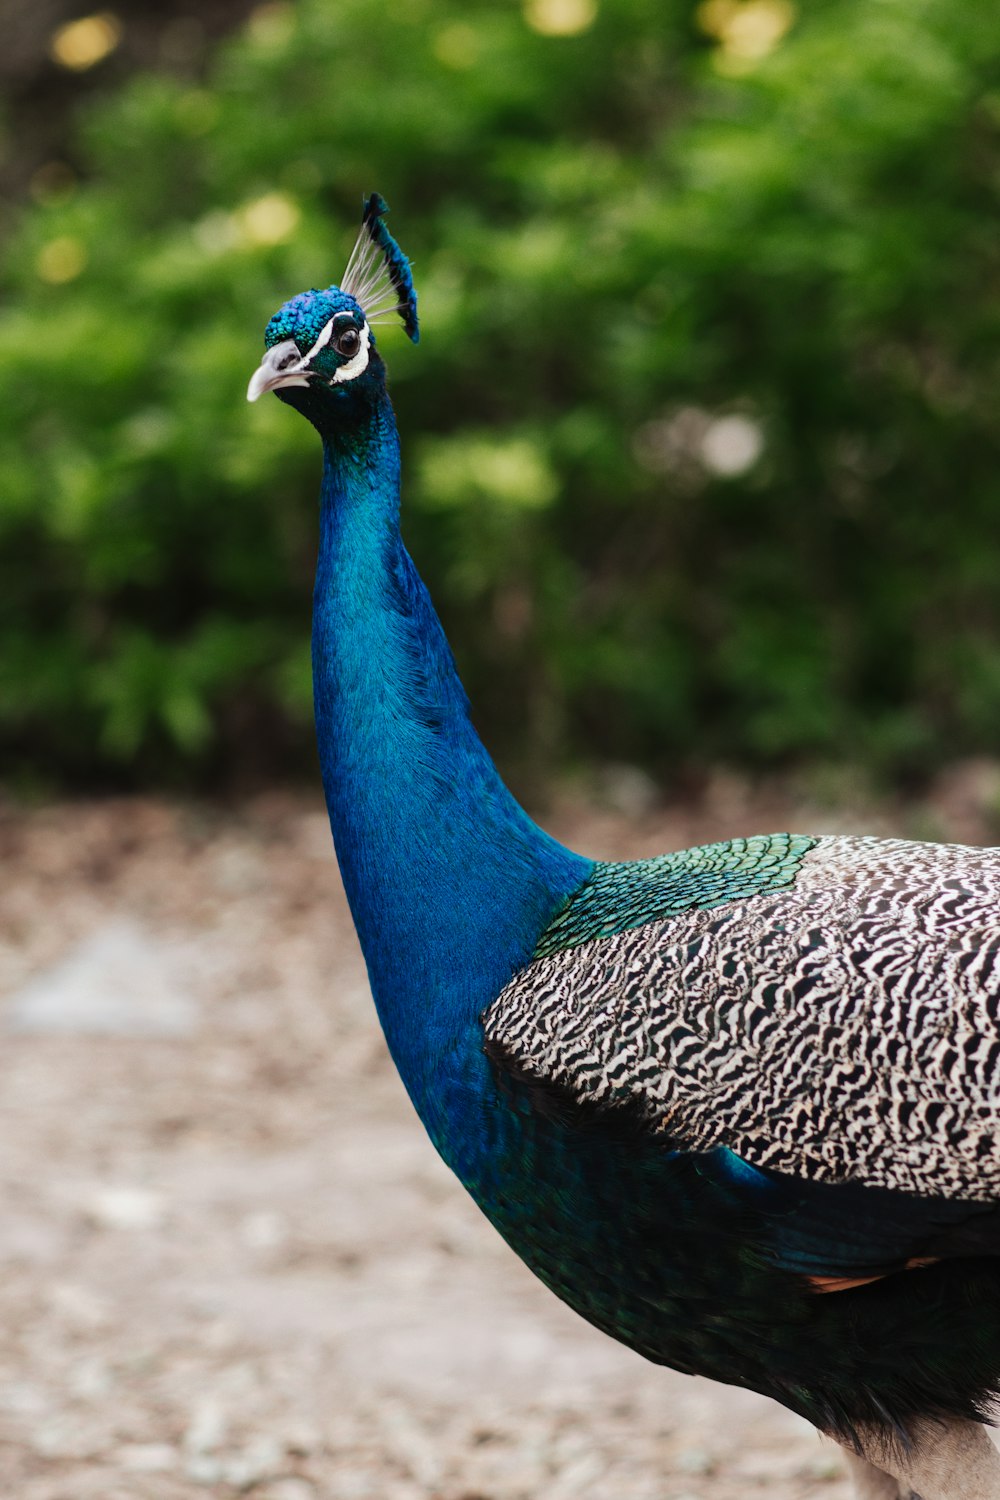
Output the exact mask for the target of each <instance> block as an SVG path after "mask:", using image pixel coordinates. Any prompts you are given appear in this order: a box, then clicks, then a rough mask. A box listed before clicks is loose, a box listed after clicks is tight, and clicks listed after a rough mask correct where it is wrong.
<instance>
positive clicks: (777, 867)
mask: <svg viewBox="0 0 1000 1500" xmlns="http://www.w3.org/2000/svg"><path fill="white" fill-rule="evenodd" d="M816 842H817V840H816V839H814V838H808V837H807V836H806V835H805V834H797V833H772V834H760V835H757V836H755V837H754V838H749V839H730V840H729V841H728V842H727V843H723V844H701V845H699V846H697V847H696V848H694V849H682V850H680V851H679V852H678V853H676V854H660V855H657V856H656V858H655V859H635V860H627V861H624V862H621V863H615V864H602V863H600V862H599V863H597V864H595V866H594V868H593V871H592V873H591V874H590V875H589V877H588V878H587V879H586V880H585V881H584V883H583V885H582V886H580V888H579V890H577V891H575V892H574V893H573V895H572V896H570V898H569V900H568V901H567V902H566V904H565V905H564V906H563V907H562V908H561V909H560V910H559V911H558V912H557V913H556V915H555V917H553V919H552V921H551V922H550V923H549V925H548V927H546V929H545V931H544V932H543V933H542V935H541V937H540V938H539V940H538V943H537V945H536V947H535V952H534V957H535V958H549V957H550V956H551V955H552V954H553V953H564V952H566V950H567V949H569V948H576V947H578V946H579V945H580V944H581V943H587V942H591V941H592V940H593V939H594V938H602V937H611V936H612V935H613V934H614V933H616V932H628V931H630V930H631V929H632V928H633V927H642V926H644V925H645V923H646V922H656V921H659V920H660V919H662V918H663V917H675V916H678V915H679V914H680V913H681V912H684V911H689V910H691V908H692V907H701V908H705V907H711V906H721V905H722V904H723V902H726V901H736V900H739V899H740V898H741V897H744V896H762V895H766V894H767V893H768V892H769V891H781V890H786V889H787V888H788V887H789V886H791V885H792V884H793V883H794V881H795V876H796V874H797V873H798V869H799V865H800V864H801V862H802V859H803V856H804V855H806V854H808V852H809V850H810V849H812V848H814V847H815V845H816Z"/></svg>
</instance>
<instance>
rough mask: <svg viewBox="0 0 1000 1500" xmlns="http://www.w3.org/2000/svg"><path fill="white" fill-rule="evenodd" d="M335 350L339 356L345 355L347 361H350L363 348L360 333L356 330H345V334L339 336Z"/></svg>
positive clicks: (335, 342)
mask: <svg viewBox="0 0 1000 1500" xmlns="http://www.w3.org/2000/svg"><path fill="white" fill-rule="evenodd" d="M334 348H335V349H336V351H337V353H338V354H343V356H344V357H345V359H350V358H351V357H352V355H355V354H357V352H358V350H359V349H360V348H361V335H360V333H359V332H358V330H357V329H356V328H345V329H344V331H343V333H340V334H338V335H337V338H336V340H335V341H334Z"/></svg>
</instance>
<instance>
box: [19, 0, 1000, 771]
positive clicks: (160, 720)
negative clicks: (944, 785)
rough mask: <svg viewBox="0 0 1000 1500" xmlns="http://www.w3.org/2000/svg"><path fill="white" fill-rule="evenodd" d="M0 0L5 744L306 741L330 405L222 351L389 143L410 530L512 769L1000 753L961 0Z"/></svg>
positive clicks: (369, 182)
mask: <svg viewBox="0 0 1000 1500" xmlns="http://www.w3.org/2000/svg"><path fill="white" fill-rule="evenodd" d="M6 8H7V9H9V10H12V12H13V13H14V16H15V19H17V21H18V24H19V27H20V29H21V33H24V34H27V33H28V32H29V31H30V30H31V28H32V27H34V28H35V30H34V35H35V37H36V40H37V43H38V44H40V52H38V51H37V49H36V53H35V54H33V53H32V51H31V48H30V47H29V46H28V45H27V41H25V44H24V45H23V46H22V47H21V48H20V50H18V49H17V48H14V47H12V48H11V51H10V52H9V53H8V62H7V65H6V66H7V67H8V69H10V70H11V71H14V72H15V82H16V70H15V64H16V63H17V60H18V58H20V63H21V66H22V68H23V71H24V75H25V77H26V78H27V79H28V81H29V83H30V85H31V86H30V88H24V87H22V88H20V90H18V89H16V88H12V89H11V91H10V92H11V98H10V101H9V103H8V108H7V112H6V113H7V121H6V126H7V130H6V138H5V146H4V156H5V166H4V172H5V177H6V180H7V182H8V185H9V187H10V189H11V198H10V201H9V202H8V204H7V207H6V210H5V214H4V225H3V248H2V257H3V259H2V296H3V305H2V312H0V410H2V412H3V423H2V428H0V434H2V435H0V475H2V485H0V660H2V669H0V670H2V679H0V720H2V726H3V765H4V767H5V769H6V771H7V773H8V774H9V775H10V776H12V777H13V778H15V781H16V780H17V778H24V779H25V780H26V781H28V782H31V781H38V782H41V783H43V784H47V785H51V786H58V785H86V784H88V783H89V784H99V783H101V782H104V783H112V784H114V785H131V786H148V785H156V784H172V785H174V786H177V785H187V786H191V787H205V786H211V785H212V784H213V783H216V784H217V783H219V782H232V780H233V779H234V778H240V777H242V776H247V777H252V778H257V779H260V778H274V777H278V778H282V777H287V776H289V775H292V776H294V775H304V774H309V773H310V772H311V768H312V758H311V757H312V751H311V728H310V702H309V671H308V640H307V637H308V623H309V622H308V595H309V586H310V578H311V568H312V561H313V548H314V531H315V524H314V523H315V509H316V500H315V496H316V491H317V480H318V459H317V453H316V446H315V443H314V441H313V437H312V433H311V432H310V431H309V430H308V429H307V428H306V426H305V424H303V423H302V422H296V421H295V420H294V419H290V417H289V414H288V413H287V412H286V411H284V410H282V409H281V407H280V405H279V404H278V403H277V402H270V403H266V402H265V403H262V404H261V405H260V406H259V407H258V408H253V409H250V408H248V407H247V406H246V404H245V402H244V401H243V389H244V381H245V378H246V375H247V372H248V371H249V370H250V369H252V368H253V366H254V363H255V361H256V358H257V356H258V353H259V350H260V348H261V332H262V329H263V326H264V323H265V321H266V319H267V317H268V316H269V315H270V313H271V311H272V310H273V309H274V307H275V306H276V305H277V304H278V303H279V302H281V301H282V300H284V298H285V297H286V296H287V295H290V294H291V293H293V292H295V291H297V290H299V289H301V288H303V287H306V286H311V285H315V284H320V285H325V284H326V283H327V282H329V281H331V280H334V279H336V277H337V276H338V275H339V273H340V271H341V270H342V268H343V264H344V261H345V257H346V254H347V252H348V249H349V247H350V244H351V242H352V240H353V236H354V232H355V226H356V222H357V216H358V213H359V206H360V200H361V194H362V192H363V191H364V190H367V189H369V188H371V187H377V188H378V189H379V190H380V191H381V192H382V193H383V194H384V195H385V196H386V197H387V198H388V199H389V201H390V203H391V205H392V209H393V217H392V227H393V229H394V231H395V232H396V234H397V235H398V237H399V238H400V240H401V242H402V244H403V245H404V247H405V248H406V250H407V251H408V252H409V253H410V255H411V257H412V258H413V260H414V263H415V269H416V278H417V282H418V286H419V292H420V298H421V312H422V321H423V339H422V342H421V344H420V346H419V348H416V349H412V348H410V347H409V346H408V344H407V342H406V340H405V338H404V337H402V336H401V335H397V334H395V333H387V334H385V335H383V337H382V345H383V349H384V352H385V353H386V356H387V358H388V362H389V365H390V370H391V375H392V381H393V393H394V399H395V401H396V405H397V408H398V413H399V419H400V424H401V427H402V432H403V438H404V452H405V460H406V475H405V484H406V518H405V526H406V534H407V538H408V541H409V544H410V546H411V550H412V551H413V552H414V553H415V555H416V556H417V558H418V561H419V564H420V566H421V568H422V569H423V571H424V573H425V575H426V577H427V579H428V582H429V584H430V586H431V588H432V592H433V594H434V597H435V599H436V600H437V601H438V604H439V606H440V609H441V612H442V615H443V617H444V619H445V624H446V626H447V628H448V629H449V632H450V635H451V637H452V639H453V641H454V642H455V646H456V650H457V652H458V655H459V658H460V664H461V667H462V670H463V674H464V676H465V679H466V681H467V685H468V687H469V689H470V692H471V695H472V699H473V702H474V703H475V705H476V713H477V716H478V721H479V723H480V725H481V727H482V729H483V731H484V732H485V734H486V736H487V738H488V740H489V742H490V744H491V745H492V746H493V747H494V748H495V750H496V752H497V753H498V754H499V755H500V756H501V757H502V758H503V759H504V761H505V763H507V764H508V765H509V766H510V767H511V768H512V774H514V775H518V774H520V775H522V776H530V775H534V776H538V777H542V776H544V775H549V774H551V773H553V772H556V771H559V770H560V769H564V768H566V767H567V766H572V765H574V764H581V763H582V764H587V763H591V764H592V763H595V762H600V761H610V762H613V763H617V762H628V763H634V764H636V765H639V766H641V767H644V768H646V769H647V770H648V771H649V772H650V773H651V774H652V775H653V776H654V777H655V778H657V780H658V781H659V782H661V783H662V782H664V781H666V782H667V783H668V784H669V783H670V781H671V779H676V778H678V777H680V776H682V775H683V774H684V773H685V771H687V772H690V771H691V770H692V768H698V767H702V766H704V764H705V763H706V762H712V763H716V762H719V761H728V762H732V763H736V764H739V765H745V766H748V767H755V768H763V767H768V768H774V767H775V766H788V765H793V764H800V765H801V764H804V763H810V764H813V765H822V764H828V765H829V764H835V765H843V764H844V763H846V762H847V761H850V762H852V763H854V764H856V765H858V766H860V767H863V768H866V769H867V770H869V771H871V772H872V773H873V774H874V775H875V776H877V777H878V778H881V779H882V780H883V781H887V782H898V781H899V780H900V779H901V778H902V779H907V778H909V779H911V780H912V779H913V778H917V779H919V778H920V777H924V776H926V775H927V774H928V773H930V772H932V771H933V770H934V769H935V768H936V767H939V766H940V765H941V764H942V762H943V761H945V760H948V759H953V758H954V757H956V756H967V755H979V754H991V753H992V752H993V751H994V749H995V747H996V742H997V726H998V723H1000V591H998V588H997V579H998V576H1000V541H998V527H997V521H998V517H1000V440H998V430H1000V429H998V422H997V412H998V407H1000V355H998V349H1000V238H998V235H997V232H996V207H997V195H998V191H1000V36H998V33H997V29H996V27H994V26H992V25H991V24H990V21H989V18H988V17H987V16H986V15H985V14H984V13H983V10H982V7H981V6H980V5H977V4H974V3H972V0H874V3H872V0H810V3H809V4H808V5H804V6H801V7H796V6H795V5H794V4H793V3H792V0H705V3H702V4H700V5H691V4H689V3H682V0H526V3H525V4H524V6H521V5H520V4H516V3H514V0H490V3H485V0H478V3H468V0H398V3H394V4H392V5H385V4H382V3H380V0H337V3H336V4H331V3H328V0H300V3H297V4H268V5H263V6H258V7H256V8H254V9H252V10H250V9H249V7H247V6H245V5H241V4H239V3H237V0H228V3H227V4H217V5H216V6H214V7H213V6H209V7H208V8H207V11H205V13H204V17H203V12H202V9H201V8H200V7H199V8H198V10H197V11H191V12H190V13H187V12H185V11H184V10H183V9H182V8H181V7H179V6H171V5H165V6H162V7H157V8H156V11H157V14H156V17H155V18H151V17H150V16H149V14H148V13H147V12H146V11H145V10H143V9H140V8H138V7H136V8H135V11H134V12H133V11H130V10H129V9H127V8H123V9H122V10H121V12H120V13H116V14H111V13H101V14H99V15H97V16H91V17H84V18H79V17H78V18H77V19H76V21H75V24H71V25H70V26H69V27H68V28H65V29H63V30H59V29H58V20H59V18H60V16H61V11H62V10H65V11H66V18H68V17H70V16H71V15H72V14H73V13H72V11H71V10H70V9H69V8H68V7H66V6H65V5H62V6H60V4H57V3H56V0H47V4H46V5H40V4H32V5H31V6H28V5H20V4H18V0H7V5H6ZM57 12H58V13H59V14H58V15H57ZM216 32H228V34H226V35H222V36H220V37H218V38H216V36H215V33H216ZM130 37H131V38H132V42H131V45H132V49H133V50H132V56H131V57H130V56H129V54H128V48H129V45H130ZM12 59H13V60H12ZM40 116H42V117H43V120H42V121H40V118H39V117H40Z"/></svg>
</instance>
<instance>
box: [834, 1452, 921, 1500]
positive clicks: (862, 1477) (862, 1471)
mask: <svg viewBox="0 0 1000 1500" xmlns="http://www.w3.org/2000/svg"><path fill="white" fill-rule="evenodd" d="M844 1457H845V1458H846V1459H847V1467H848V1469H849V1470H850V1474H851V1478H852V1479H853V1481H854V1497H855V1500H909V1495H910V1492H909V1490H907V1491H905V1493H904V1492H903V1491H902V1490H900V1488H899V1481H898V1480H896V1479H894V1478H893V1477H892V1475H891V1474H887V1473H886V1472H885V1470H884V1469H877V1468H876V1467H875V1465H874V1464H870V1463H869V1462H868V1460H867V1458H862V1457H861V1456H860V1455H859V1454H857V1453H852V1452H851V1450H850V1449H849V1448H848V1449H845V1451H844Z"/></svg>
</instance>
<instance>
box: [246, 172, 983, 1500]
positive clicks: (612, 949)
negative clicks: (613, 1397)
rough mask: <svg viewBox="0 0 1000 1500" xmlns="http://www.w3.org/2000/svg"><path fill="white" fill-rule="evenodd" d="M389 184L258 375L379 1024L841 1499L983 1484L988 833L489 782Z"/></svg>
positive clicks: (673, 1345)
mask: <svg viewBox="0 0 1000 1500" xmlns="http://www.w3.org/2000/svg"><path fill="white" fill-rule="evenodd" d="M385 214H386V205H385V203H384V202H383V201H382V199H381V198H379V197H378V196H377V195H373V196H372V197H371V198H369V199H368V200H367V202H366V204H365V209H364V216H363V221H362V228H361V234H360V237H359V240H358V243H357V245H356V247H355V250H354V253H353V254H352V256H351V259H350V262H349V264H348V267H347V271H346V272H345V274H344V276H343V277H342V279H341V282H340V285H339V286H331V287H328V288H326V290H323V291H315V290H314V291H309V292H304V293H302V294H301V295H299V296H297V297H293V298H292V300H291V301H290V302H287V303H286V304H285V305H284V306H283V307H282V308H281V309H280V310H279V311H278V312H277V313H276V314H275V315H274V317H273V318H272V319H271V321H270V323H269V324H268V327H267V330H266V334H265V344H266V352H265V355H264V359H263V362H262V364H261V366H260V368H259V369H258V370H257V371H256V373H255V374H254V376H253V379H252V380H251V382H250V388H249V391H248V396H249V398H250V399H251V400H254V399H256V398H257V397H258V396H260V395H261V394H263V393H264V392H265V391H275V392H276V393H277V395H278V396H279V397H280V399H281V400H282V401H284V402H287V404H288V405H289V406H293V407H295V408H296V410H298V411H299V412H301V413H302V415H303V416H305V417H307V418H308V419H309V421H310V422H311V423H312V424H313V426H314V427H315V428H316V429H317V431H318V432H319V435H320V437H321V438H322V443H323V460H324V463H323V480H322V502H321V519H320V528H321V529H320V545H319V562H318V568H317V574H316V590H315V602H314V620H313V671H314V681H315V706H316V724H317V731H318V737H319V750H320V757H321V763H322V773H323V783H324V787H325V791H326V799H327V804H328V807H329V812H330V821H331V824H332V827H333V836H334V840H335V843H336V849H337V856H338V859H339V862H340V868H341V871H342V874H343V879H344V885H345V887H346V890H347V895H348V899H349V901H350V905H351V910H352V913H353V916H354V921H355V923H356V925H357V930H358V935H359V937H360V940H361V946H362V948H363V950H364V954H365V959H366V961H367V965H368V972H369V975H370V978H371V986H372V991H373V994H374V997H375V1003H376V1005H377V1007H378V1013H379V1017H380V1020H381V1023H382V1026H383V1028H384V1031H385V1035H386V1038H387V1040H388V1044H389V1048H390V1050H391V1052H392V1056H393V1058H394V1060H395V1063H396V1066H397V1067H398V1069H399V1072H400V1074H401V1076H402V1079H403V1081H404V1083H405V1085H406V1088H407V1090H408V1092H409V1095H410V1098H411V1099H412V1101H413V1104H414V1106H415V1108H416V1110H417V1113H418V1114H419V1116H420V1118H421V1120H422V1121H423V1123H424V1125H425V1127H426V1129H427V1131H428V1133H429V1134H430V1137H431V1140H432V1141H433V1142H434V1145H435V1146H436V1147H437V1149H438V1151H439V1152H440V1153H441V1155H442V1156H443V1158H444V1159H445V1161H446V1162H447V1163H448V1165H449V1166H450V1167H451V1168H452V1170H453V1171H454V1172H455V1173H456V1174H457V1176H458V1177H459V1178H460V1180H461V1181H462V1182H463V1183H464V1185H465V1186H466V1188H467V1189H468V1190H469V1192H470V1193H471V1194H472V1196H473V1198H474V1199H475V1200H476V1202H477V1203H478V1204H479V1206H480V1208H481V1209H482V1210H483V1212H484V1213H485V1214H486V1215H487V1217H488V1218H489V1219H490V1220H491V1221H492V1223H493V1224H494V1225H495V1226H496V1228H497V1229H498V1230H499V1232H500V1233H501V1234H502V1235H503V1237H504V1238H505V1239H506V1240H507V1241H508V1243H509V1244H510V1245H511V1246H512V1247H513V1248H514V1250H515V1251H516V1252H517V1254H518V1255H519V1256H521V1258H522V1259H523V1260H524V1261H525V1262H526V1263H527V1265H528V1266H530V1267H531V1269H532V1270H533V1271H534V1272H535V1273H536V1274H537V1275H538V1276H539V1277H540V1278H541V1279H542V1281H544V1282H545V1284H546V1285H547V1286H549V1287H550V1288H551V1289H552V1290H553V1291H554V1292H555V1293H556V1294H557V1296H559V1297H561V1298H562V1299H563V1300H564V1301H565V1302H567V1303H568V1304H569V1305H570V1306H571V1307H574V1308H575V1309H576V1310H577V1311H578V1312H579V1313H580V1314H582V1316H583V1317H585V1318H587V1319H588V1320H589V1321H590V1322H591V1323H593V1324H595V1325H596V1326H597V1327H598V1328H601V1329H603V1330H604V1331H605V1332H607V1333H609V1334H611V1335H612V1336H613V1337H615V1338H617V1339H619V1340H621V1341H622V1342H623V1343H625V1344H627V1345H629V1346H631V1347H632V1348H633V1349H636V1350H638V1351H639V1353H641V1354H644V1355H645V1356H646V1357H647V1358H648V1359H651V1360H654V1361H657V1362H659V1363H662V1364H666V1365H671V1366H673V1367H674V1368H675V1369H678V1370H683V1371H687V1372H691V1373H698V1374H702V1375H707V1376H711V1377H713V1378H715V1379H716V1380H721V1381H727V1382H730V1383H732V1384H736V1385H741V1386H746V1387H749V1388H751V1389H753V1390H756V1391H761V1392H764V1393H765V1394H766V1395H769V1396H772V1397H774V1398H775V1399H776V1400H778V1401H780V1402H783V1403H784V1405H785V1406H787V1407H790V1408H791V1409H792V1410H793V1411H795V1412H799V1413H801V1414H802V1415H803V1416H804V1417H807V1418H808V1419H809V1420H810V1421H811V1422H813V1423H815V1425H816V1426H817V1427H818V1428H820V1429H821V1430H822V1431H824V1432H826V1433H829V1434H831V1435H832V1436H833V1437H835V1438H837V1439H838V1440H839V1441H840V1442H841V1443H842V1444H843V1445H844V1447H845V1449H846V1450H847V1452H848V1455H849V1458H850V1461H851V1463H852V1466H853V1469H854V1471H855V1474H856V1479H857V1485H858V1493H859V1495H864V1496H869V1497H875V1496H883V1497H896V1496H908V1495H910V1494H911V1492H914V1493H915V1492H919V1494H920V1495H921V1496H923V1497H924V1500H996V1497H1000V1457H998V1455H997V1453H996V1450H995V1449H994V1448H993V1446H992V1444H991V1443H990V1441H989V1439H988V1436H987V1434H986V1432H985V1430H984V1428H983V1427H982V1425H981V1423H982V1421H983V1420H984V1419H985V1418H987V1417H988V1415H989V1411H990V1408H991V1404H992V1403H993V1402H994V1400H995V1398H996V1396H997V1392H998V1389H1000V1259H998V1256H1000V850H991V849H973V848H963V847H959V846H948V845H937V844H921V843H907V842H903V841H897V840H881V839H874V838H831V837H823V838H807V837H804V836H800V835H790V834H774V835H770V836H766V837H753V838H735V839H733V840H732V841H731V842H729V843H722V844H713V845H709V846H706V847H703V848H695V849H688V850H684V851H682V852H680V853H674V854H665V855H663V856H661V857H660V858H657V859H646V860H639V861H635V862H629V863H622V864H606V863H602V862H595V861H594V860H592V859H587V858H584V857H583V856H581V855H579V854H576V853H573V852H572V851H571V850H569V849H567V848H564V847H562V845H560V844H559V843H557V842H556V841H555V840H553V839H552V838H550V837H549V836H548V835H547V834H545V833H544V832H543V831H542V830H541V829H540V828H539V827H538V826H537V825H536V824H535V823H534V822H533V821H532V820H531V818H529V817H528V815H527V814H526V813H525V812H524V811H523V809H522V808H521V807H520V806H519V805H518V804H517V802H516V801H515V800H514V798H513V797H512V796H511V794H510V792H509V791H508V790H507V788H506V787H505V786H504V784H503V782H502V781H501V779H500V777H499V775H498V774H497V771H496V769H495V767H494V766H493V763H492V761H491V760H490V757H489V755H488V754H487V752H486V750H485V749H484V747H483V745H482V743H481V742H480V740H479V738H478V736H477V734H476V732H475V730H474V728H473V726H472V722H471V720H470V717H469V705H468V701H467V699H466V696H465V693H464V691H463V689H462V685H461V683H460V682H459V679H458V675H457V672H456V669H455V663H454V661H453V658H452V655H451V651H450V650H449V647H448V643H447V641H446V639H445V636H444V633H443V631H442V628H441V625H440V623H439V622H438V619H437V616H436V614H435V612H434V608H433V606H432V604H431V601H430V599H429V597H428V595H427V592H426V590H425V588H424V585H423V584H422V582H421V580H420V577H419V576H418V574H417V571H416V568H415V567H414V565H413V563H412V561H411V560H410V557H409V554H408V553H407V551H406V548H405V547H404V545H403V542H402V540H401V538H400V531H399V504H400V494H399V489H400V484H399V478H400V465H399V440H398V437H397V432H396V423H395V419H394V416H393V410H392V406H391V404H390V400H389V396H388V393H387V390H386V371H385V365H384V364H383V362H382V358H381V356H380V353H379V351H378V348H377V345H376V340H375V333H374V325H375V324H376V323H377V322H378V321H379V320H381V319H386V318H390V319H392V318H395V317H396V316H397V315H398V316H400V317H401V318H402V322H403V326H404V328H405V330H406V332H407V333H408V334H409V336H410V338H411V339H413V340H414V341H415V340H416V339H417V336H418V325H417V305H416V295H415V292H414V289H413V283H412V279H411V275H410V269H409V264H408V262H407V259H406V257H405V256H404V255H403V253H402V252H401V251H400V249H399V247H398V246H397V244H396V243H395V241H394V239H393V238H392V236H391V235H390V233H389V231H388V230H387V228H386V226H385Z"/></svg>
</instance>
